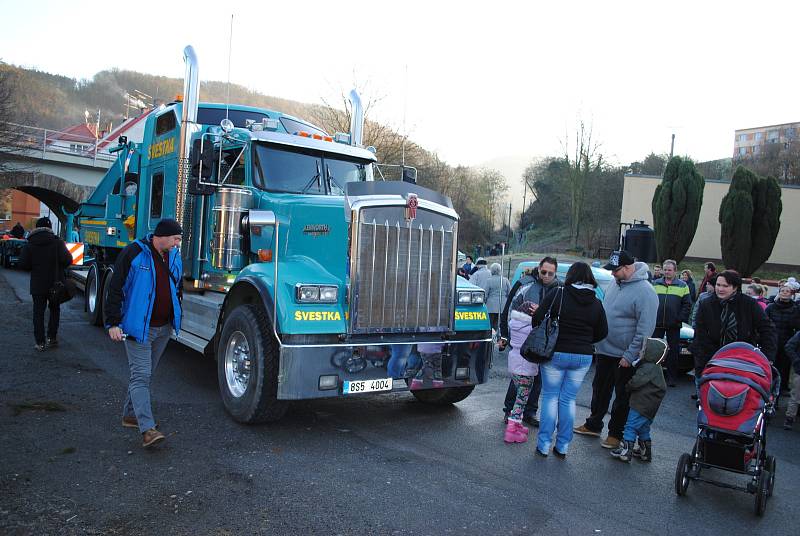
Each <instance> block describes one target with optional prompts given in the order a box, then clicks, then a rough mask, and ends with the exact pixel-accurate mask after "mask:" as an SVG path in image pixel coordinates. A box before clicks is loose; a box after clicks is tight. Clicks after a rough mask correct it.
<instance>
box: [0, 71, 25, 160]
mask: <svg viewBox="0 0 800 536" xmlns="http://www.w3.org/2000/svg"><path fill="white" fill-rule="evenodd" d="M15 87H16V84H15V79H14V77H13V72H12V71H11V69H10V68H8V65H6V64H5V63H3V62H2V61H0V146H1V147H2V149H0V174H1V173H5V172H7V171H8V169H9V168H8V164H9V161H8V154H9V153H10V152H13V151H15V150H16V148H18V147H19V146H20V142H21V132H20V129H19V128H18V127H17V126H16V125H15V124H14V119H15V111H16V107H15V103H14V94H15Z"/></svg>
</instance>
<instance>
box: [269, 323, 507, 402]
mask: <svg viewBox="0 0 800 536" xmlns="http://www.w3.org/2000/svg"><path fill="white" fill-rule="evenodd" d="M423 354H424V355H425V357H426V358H427V359H430V357H431V356H433V357H434V359H433V361H436V362H438V358H439V357H441V375H442V381H443V387H445V388H446V387H464V386H468V385H476V384H480V383H484V382H485V381H487V380H488V376H489V369H490V368H491V366H492V363H491V359H492V341H491V339H488V338H486V339H478V338H475V339H472V340H469V341H455V342H448V343H441V344H375V345H368V344H359V345H330V346H321V345H284V346H281V349H280V369H279V373H278V398H279V399H281V400H300V399H308V398H327V397H336V396H341V395H342V394H343V387H344V382H346V381H348V382H352V381H359V380H377V379H387V378H391V379H392V380H393V381H392V382H391V384H392V389H391V391H381V392H396V391H405V390H407V389H408V387H407V381H410V379H411V378H412V377H414V376H415V375H416V374H417V372H418V371H419V370H420V369H421V368H424V366H425V362H426V361H427V359H426V360H424V359H423ZM428 385H429V383H427V382H426V383H425V387H427V386H428Z"/></svg>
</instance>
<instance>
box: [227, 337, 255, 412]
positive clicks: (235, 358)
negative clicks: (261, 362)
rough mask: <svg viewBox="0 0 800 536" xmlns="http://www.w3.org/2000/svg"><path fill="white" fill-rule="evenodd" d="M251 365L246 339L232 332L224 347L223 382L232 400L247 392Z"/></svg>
mask: <svg viewBox="0 0 800 536" xmlns="http://www.w3.org/2000/svg"><path fill="white" fill-rule="evenodd" d="M251 365H252V362H251V360H250V345H249V344H248V343H247V337H246V336H245V334H244V333H242V332H241V331H234V332H233V333H232V334H231V336H230V338H229V339H228V344H227V345H225V381H226V383H227V384H228V392H230V394H231V395H233V397H234V398H240V397H241V396H243V395H244V394H245V392H247V384H248V383H249V381H250V371H251Z"/></svg>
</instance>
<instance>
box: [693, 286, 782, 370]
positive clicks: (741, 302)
mask: <svg viewBox="0 0 800 536" xmlns="http://www.w3.org/2000/svg"><path fill="white" fill-rule="evenodd" d="M731 306H732V307H733V312H734V314H735V315H736V322H737V332H738V336H737V338H736V340H737V341H738V342H746V343H748V344H752V345H753V346H758V347H760V348H761V351H762V352H764V355H766V356H767V359H769V360H770V361H771V362H774V361H775V355H776V352H777V339H776V337H775V326H774V325H773V324H772V321H771V320H770V319H769V318H767V315H766V314H765V313H764V311H763V310H762V309H761V306H760V305H759V304H758V302H756V301H755V300H754V299H753V298H751V297H750V296H746V295H743V294H741V293H737V294H736V296H734V297H732V298H731ZM721 313H722V304H721V302H720V300H719V298H717V297H716V296H715V295H711V296H709V297H708V298H705V299H703V300H700V303H699V305H698V306H697V317H696V318H695V330H694V341H693V342H692V355H693V356H694V368H695V373H696V374H702V373H703V368H704V367H705V366H706V363H708V361H709V359H711V356H712V355H714V352H716V351H717V350H719V349H720V348H721V347H722V344H721V343H720V339H721V333H720V330H721V327H722V322H721V321H720V314H721Z"/></svg>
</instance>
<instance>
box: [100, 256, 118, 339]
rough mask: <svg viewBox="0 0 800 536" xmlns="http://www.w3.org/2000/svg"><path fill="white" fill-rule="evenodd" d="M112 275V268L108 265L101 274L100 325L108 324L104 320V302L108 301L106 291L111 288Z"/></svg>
mask: <svg viewBox="0 0 800 536" xmlns="http://www.w3.org/2000/svg"><path fill="white" fill-rule="evenodd" d="M113 276H114V268H113V267H111V266H109V267H108V269H107V270H106V271H105V273H104V274H103V292H102V294H101V295H100V298H101V299H100V300H99V301H100V302H101V311H100V313H101V314H100V325H101V326H105V325H106V324H108V322H107V321H106V320H107V319H106V309H107V307H106V304H107V303H108V292H109V290H111V278H112V277H113Z"/></svg>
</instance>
